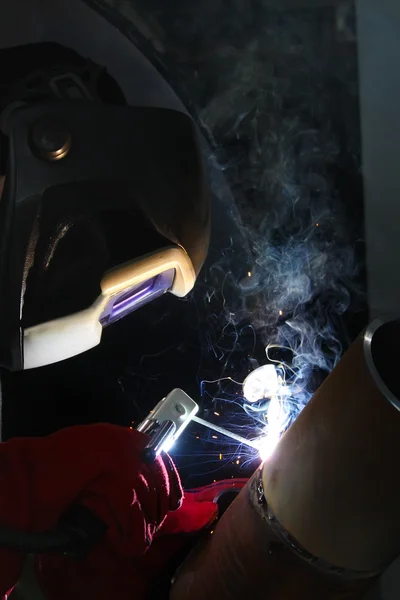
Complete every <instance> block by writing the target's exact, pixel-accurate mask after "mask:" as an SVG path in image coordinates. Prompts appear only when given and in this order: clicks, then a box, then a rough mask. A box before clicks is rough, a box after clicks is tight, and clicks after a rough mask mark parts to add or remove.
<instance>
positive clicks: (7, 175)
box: [0, 0, 209, 370]
mask: <svg viewBox="0 0 400 600" xmlns="http://www.w3.org/2000/svg"><path fill="white" fill-rule="evenodd" d="M37 4H38V6H36V7H35V6H34V5H35V2H34V3H32V2H30V0H29V2H28V1H26V2H15V1H14V0H5V2H3V3H2V7H1V12H2V15H1V17H2V18H1V19H0V22H1V24H0V41H1V42H2V44H3V47H2V49H1V51H0V130H1V134H0V176H1V177H2V181H3V183H4V187H3V192H2V196H1V201H0V364H1V365H2V366H4V367H6V368H8V369H11V370H20V369H29V368H33V367H38V366H42V365H46V364H50V363H54V362H57V361H60V360H64V359H67V358H69V357H72V356H74V355H76V354H79V353H81V352H84V351H86V350H88V349H90V348H92V347H94V346H96V345H97V344H99V343H100V340H101V335H102V329H103V328H104V327H106V326H108V325H111V324H112V323H114V322H115V321H116V320H118V319H121V318H123V317H124V316H126V315H127V314H129V313H130V312H132V311H133V310H135V309H137V308H138V307H141V306H143V305H144V304H146V303H147V302H149V301H151V300H153V299H155V298H157V297H158V296H160V295H161V294H163V293H165V292H170V293H171V294H174V295H175V296H178V297H183V296H185V295H186V294H188V292H189V291H190V290H191V289H192V287H193V285H194V283H195V280H196V276H197V274H198V273H199V270H200V268H201V266H202V264H203V261H204V259H205V256H206V254H207V248H208V239H209V202H208V196H207V193H206V190H205V183H204V175H203V169H202V160H201V153H200V150H199V142H198V136H197V131H196V127H195V125H194V123H193V121H192V120H191V118H190V117H189V115H188V114H187V113H186V111H185V109H184V108H183V106H182V104H181V102H180V101H179V99H178V98H177V97H176V96H175V95H174V93H173V91H172V89H171V88H170V87H169V86H168V85H167V83H166V82H165V80H164V79H163V78H162V77H161V76H160V74H159V73H158V72H157V70H156V69H155V68H154V66H152V65H151V64H150V63H149V62H148V61H146V59H145V58H144V57H143V56H142V55H140V53H138V50H137V48H135V46H134V45H133V44H131V43H129V42H128V40H127V39H126V37H124V36H123V35H122V34H121V33H120V32H119V31H118V30H117V28H115V27H113V26H112V25H110V24H109V23H107V22H106V21H105V20H104V19H103V18H102V17H100V16H99V15H98V14H97V13H96V12H95V11H93V10H92V9H91V8H90V7H88V6H87V5H85V4H82V3H81V2H79V1H78V0H77V1H76V2H75V1H74V0H73V1H72V2H71V3H63V2H59V3H57V2H47V1H45V0H41V1H38V3H37ZM58 4H59V6H58ZM46 7H47V10H48V14H47V16H46V10H45V9H46ZM33 8H36V11H37V14H36V18H39V17H38V15H43V23H42V24H41V27H38V25H37V22H36V21H35V23H34V25H33V26H32V28H31V29H29V23H28V22H26V23H24V27H25V28H28V29H29V31H28V30H27V31H23V32H21V27H20V25H21V23H20V21H19V20H18V15H19V14H20V12H21V11H24V10H26V11H27V12H31V11H32V9H33ZM74 10H75V14H74V18H73V19H71V14H73V13H74ZM3 13H4V18H3ZM41 18H42V17H41ZM78 23H81V28H82V31H81V32H80V30H79V26H78ZM68 28H70V39H69V38H68ZM89 31H90V33H88V32H89ZM12 32H14V36H13V35H12ZM39 32H40V33H39ZM80 33H81V34H82V35H81V36H80ZM22 36H25V38H24V39H22ZM90 37H92V38H93V40H94V43H93V48H92V47H89V45H90V44H89V42H90V40H88V38H90ZM60 38H61V39H60ZM118 44H119V45H118ZM90 51H92V52H91V54H92V55H91V54H90ZM130 53H131V54H130ZM113 54H114V55H115V56H113V57H112V56H111V55H113ZM88 56H89V58H88ZM113 60H114V63H113ZM99 65H100V66H99ZM104 65H105V66H106V68H104ZM113 70H114V72H116V75H117V76H118V75H119V78H118V79H117V77H114V75H113Z"/></svg>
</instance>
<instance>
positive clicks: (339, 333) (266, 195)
mask: <svg viewBox="0 0 400 600" xmlns="http://www.w3.org/2000/svg"><path fill="white" fill-rule="evenodd" d="M236 6H237V5H236ZM259 8H260V5H259ZM238 16H239V15H238ZM258 16H259V19H260V21H259V22H258V25H257V27H256V29H258V35H256V37H255V30H252V32H251V35H250V38H248V37H246V35H244V40H243V41H242V43H241V44H235V45H234V44H233V43H228V42H227V43H225V44H224V43H223V42H222V41H221V42H219V43H218V44H217V45H216V48H215V49H214V50H215V52H214V53H213V58H212V61H211V60H209V61H208V62H207V61H206V64H207V66H206V67H204V65H203V68H202V69H200V70H199V73H202V74H204V73H205V74H207V73H210V71H211V72H213V76H214V77H213V80H214V85H215V92H214V94H212V95H211V98H210V100H209V101H208V102H206V103H205V105H204V107H202V109H201V111H200V118H201V122H202V123H203V125H204V127H205V129H206V130H207V131H208V132H209V135H210V137H211V138H213V139H214V140H215V141H216V148H217V154H218V149H220V152H219V161H220V164H221V166H222V168H223V169H224V173H225V176H226V178H227V179H228V181H229V182H230V184H231V186H232V188H233V191H234V193H235V198H236V206H237V211H238V217H237V218H236V223H237V226H238V229H239V230H240V233H241V235H242V237H243V240H245V244H244V246H245V247H246V245H247V247H249V248H250V257H251V258H250V260H251V265H250V266H249V269H244V271H246V273H245V275H244V276H242V277H238V278H237V279H236V281H235V287H236V294H233V295H232V296H233V297H234V298H235V300H234V301H232V300H231V302H230V306H229V319H232V318H233V319H235V320H236V322H237V323H239V322H242V321H244V320H246V319H249V320H250V322H251V323H252V324H253V326H254V328H255V329H256V331H257V333H258V335H259V336H260V337H261V338H262V340H263V342H264V344H265V346H266V347H267V348H268V347H274V348H275V350H276V347H279V348H282V349H287V348H289V349H290V350H291V353H290V354H289V356H286V359H288V360H289V363H290V367H291V370H290V375H291V382H292V386H293V391H294V392H295V393H294V394H293V401H294V402H295V405H293V410H294V412H295V413H296V411H298V410H300V409H301V408H302V407H303V406H304V405H305V403H306V402H307V401H308V399H309V397H310V395H311V392H312V391H313V390H312V389H311V388H310V378H311V377H312V374H313V373H315V372H316V371H319V372H320V373H323V374H327V373H328V372H330V371H331V370H332V368H333V367H334V366H335V364H336V362H337V361H338V359H339V358H340V356H341V353H342V346H343V342H344V343H346V340H345V339H343V337H344V336H343V330H342V329H341V325H340V318H341V316H342V315H344V313H346V311H348V310H349V309H351V308H353V309H354V308H355V307H358V306H359V300H360V291H361V290H360V287H359V286H358V284H357V283H356V281H357V277H358V275H359V273H360V263H359V257H358V256H356V244H357V240H358V239H359V238H360V237H361V236H360V232H359V231H357V226H355V225H354V222H352V215H351V214H349V212H348V211H347V210H346V202H349V201H350V202H354V198H349V196H348V194H347V195H346V193H345V192H344V193H343V190H342V189H341V188H342V185H341V183H340V178H341V177H346V176H347V172H348V171H349V170H352V171H353V172H354V173H357V172H359V167H358V160H359V156H358V152H359V151H358V144H359V138H358V119H357V108H356V106H357V96H356V92H355V90H356V65H355V52H351V51H350V48H349V47H348V46H347V48H346V50H347V52H348V55H349V56H351V57H352V59H353V63H352V64H351V61H350V64H347V66H346V65H343V64H342V65H337V64H334V63H333V56H334V54H335V52H340V51H343V47H342V48H341V44H342V43H343V42H339V41H338V40H337V39H335V31H334V30H333V31H332V30H329V31H328V29H329V26H328V22H325V21H324V13H323V11H321V10H320V9H319V10H317V11H295V12H288V13H282V12H281V11H273V10H268V9H267V8H265V7H264V9H263V10H262V11H261V12H260V13H259V15H258ZM253 25H254V23H253ZM243 29H245V30H246V31H248V33H249V34H250V28H247V27H246V25H243ZM325 35H326V36H327V37H328V39H329V44H330V46H328V47H327V44H326V41H324V36H325ZM227 37H229V36H225V39H227ZM337 98H341V99H342V101H343V99H344V98H346V102H347V103H348V104H347V107H350V110H349V111H348V113H347V114H341V110H340V107H339V108H338V106H335V101H336V100H337ZM339 121H341V122H342V124H343V128H344V129H343V130H342V131H340V128H339V129H338V122H339ZM344 133H345V135H344ZM344 140H345V141H344ZM233 214H235V213H233ZM276 356H277V354H276V352H275V358H276ZM278 356H279V352H278ZM319 382H320V381H319ZM311 387H312V386H311ZM252 408H253V407H251V409H252Z"/></svg>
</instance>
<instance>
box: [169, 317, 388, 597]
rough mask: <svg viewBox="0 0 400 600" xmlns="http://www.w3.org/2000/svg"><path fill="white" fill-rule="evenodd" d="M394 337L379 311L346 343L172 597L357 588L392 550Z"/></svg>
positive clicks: (346, 592)
mask: <svg viewBox="0 0 400 600" xmlns="http://www.w3.org/2000/svg"><path fill="white" fill-rule="evenodd" d="M399 336H400V321H397V320H396V321H391V322H383V321H379V322H374V323H373V324H372V325H371V326H370V327H369V328H368V329H367V331H366V333H365V334H364V335H363V336H360V337H359V338H358V339H357V340H356V341H355V342H354V344H353V345H352V346H351V348H350V349H349V350H348V351H347V352H346V354H345V355H344V356H343V358H342V360H341V361H340V362H339V364H338V365H337V367H336V368H335V369H334V371H333V372H332V373H331V375H330V376H329V377H328V378H327V379H326V381H325V382H324V384H323V385H322V386H321V387H320V389H319V390H318V391H317V393H316V394H315V395H314V397H313V398H312V400H311V401H310V403H309V404H308V405H307V406H306V407H305V409H304V410H303V411H302V413H301V414H300V415H299V417H298V418H297V420H296V421H295V422H294V423H293V424H292V425H291V427H290V428H289V429H288V431H287V432H286V433H285V434H284V435H283V437H282V438H281V440H280V442H279V444H278V446H277V447H276V450H275V451H274V453H273V454H272V456H271V457H270V458H269V459H268V460H267V461H266V462H265V463H264V465H263V466H262V468H261V470H260V471H258V472H257V473H256V474H255V475H254V476H253V478H252V479H251V480H250V482H249V484H248V485H247V486H246V487H245V488H244V490H242V492H241V493H240V495H239V496H238V498H237V499H236V500H235V501H234V502H233V503H232V505H231V506H230V508H229V509H228V511H227V512H226V513H225V514H224V516H223V517H222V519H221V521H220V523H219V524H218V525H217V527H216V529H215V532H214V534H213V535H212V536H211V537H210V539H209V540H208V543H207V544H205V545H204V546H203V547H202V548H200V549H197V550H196V551H195V552H194V553H193V554H192V556H191V557H189V558H188V560H187V561H186V563H185V564H184V565H183V566H182V568H181V569H180V571H179V572H178V573H177V575H176V577H175V580H174V584H173V586H172V592H171V600H183V598H191V600H213V599H218V600H236V599H238V600H239V598H243V597H244V595H245V594H246V595H249V596H251V597H252V600H254V599H257V598H260V600H261V598H262V599H265V598H268V600H304V598H308V599H309V600H310V599H312V600H314V599H315V600H321V599H322V598H323V599H324V600H325V599H335V600H336V599H339V598H340V599H343V598H346V600H347V599H348V598H358V597H359V596H360V594H361V592H363V591H364V590H365V588H366V587H368V585H369V584H370V583H371V582H372V581H373V580H374V577H375V576H376V575H377V574H379V573H380V572H381V571H382V570H383V569H384V568H385V566H386V565H387V564H388V563H389V562H391V561H392V560H393V558H394V557H395V556H396V555H397V554H398V553H399V552H400V511H399V506H400V477H399V476H398V456H400V413H399V410H397V407H398V399H399V398H400V393H399V392H400V390H399V385H398V383H397V381H396V377H397V368H398V367H397V363H398V355H399V353H398V351H397V344H398V340H399V339H400V338H399Z"/></svg>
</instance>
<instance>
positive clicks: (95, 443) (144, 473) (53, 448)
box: [0, 425, 216, 600]
mask: <svg viewBox="0 0 400 600" xmlns="http://www.w3.org/2000/svg"><path fill="white" fill-rule="evenodd" d="M146 443H147V437H146V436H144V435H143V434H141V433H139V432H137V431H135V430H130V429H127V428H122V427H116V426H113V425H93V426H78V427H72V428H69V429H65V430H62V431H60V432H58V433H55V434H53V435H51V436H49V437H45V438H38V439H15V440H11V441H9V442H6V443H3V444H0V490H1V492H0V524H4V525H7V526H8V527H11V528H15V529H17V530H22V531H32V532H38V531H46V530H49V529H52V528H54V527H55V526H56V525H57V523H58V521H59V519H60V517H61V516H62V515H63V514H64V513H65V511H66V510H67V509H68V508H69V507H71V506H73V505H74V504H80V505H84V506H86V507H88V508H89V509H91V510H92V511H93V512H94V513H95V514H96V515H97V516H98V517H100V519H102V521H104V523H105V524H106V525H107V527H108V530H107V532H106V534H105V536H104V538H103V540H102V541H101V542H100V543H98V544H96V545H95V546H94V548H93V549H92V550H91V551H90V553H89V554H88V556H87V557H85V558H84V559H83V560H77V559H73V558H68V557H65V556H59V555H42V556H38V557H37V560H36V575H37V578H38V581H39V584H40V587H41V589H42V591H43V592H44V595H45V597H46V599H47V600H52V599H57V600H64V599H65V600H66V599H67V598H68V600H70V598H72V597H73V598H75V600H80V599H81V598H82V599H83V598H85V599H87V598H96V599H97V600H102V599H103V598H104V599H106V598H107V600H109V598H118V599H119V600H125V599H126V600H128V598H129V600H131V599H132V598H133V597H135V598H136V599H141V598H146V597H147V595H148V590H149V587H151V586H152V582H154V579H155V578H157V576H158V575H159V574H160V575H161V574H162V571H163V569H164V566H165V565H166V564H167V563H168V561H169V559H170V556H168V553H175V552H176V551H177V549H178V547H179V543H178V544H177V542H176V540H177V539H178V538H179V535H177V534H179V533H181V532H184V533H185V534H186V533H192V532H194V531H196V530H199V529H202V528H203V527H204V526H206V525H207V524H208V523H210V522H211V521H213V519H214V518H215V516H216V505H215V504H214V503H213V502H211V501H205V502H202V503H193V502H192V500H191V499H190V496H189V497H188V500H184V501H183V503H182V498H183V493H182V488H181V484H180V480H179V476H178V474H177V472H176V469H175V467H174V465H173V463H172V461H171V460H170V459H169V458H168V457H165V459H161V458H159V459H157V460H156V461H154V462H153V463H151V464H144V463H143V462H142V459H141V456H142V451H143V448H144V447H145V445H146ZM188 502H189V503H191V506H192V509H190V508H189V509H188ZM173 511H175V512H173ZM179 514H180V515H181V518H180V517H179V516H178V515H179ZM170 515H176V517H177V518H175V519H173V520H171V521H169V517H170ZM167 538H170V539H171V540H173V541H172V543H171V544H170V545H168V543H165V540H166V539H167ZM159 541H160V542H161V543H160V544H159V548H160V550H159V552H158V550H157V545H158V543H159ZM153 542H154V543H153ZM150 547H151V552H149V548H150ZM169 548H170V550H169ZM24 558H25V557H24V556H23V555H21V554H18V553H16V552H10V551H7V550H4V549H0V595H1V593H3V594H4V593H6V592H7V591H8V590H9V589H10V588H12V586H13V585H14V584H15V583H16V581H17V579H18V577H19V575H20V571H21V568H22V566H23V562H24Z"/></svg>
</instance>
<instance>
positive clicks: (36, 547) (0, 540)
mask: <svg viewBox="0 0 400 600" xmlns="http://www.w3.org/2000/svg"><path fill="white" fill-rule="evenodd" d="M71 541H72V535H71V532H70V531H68V530H66V529H64V530H63V529H61V528H60V529H56V530H53V531H45V532H40V533H34V532H25V531H16V530H15V529H9V528H8V527H4V526H2V525H0V547H6V548H10V549H13V550H17V551H19V552H24V553H26V554H48V553H53V552H56V553H57V552H63V550H64V549H67V548H68V547H69V545H70V543H71Z"/></svg>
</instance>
